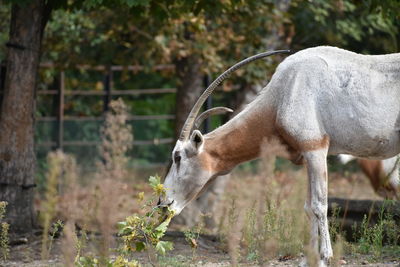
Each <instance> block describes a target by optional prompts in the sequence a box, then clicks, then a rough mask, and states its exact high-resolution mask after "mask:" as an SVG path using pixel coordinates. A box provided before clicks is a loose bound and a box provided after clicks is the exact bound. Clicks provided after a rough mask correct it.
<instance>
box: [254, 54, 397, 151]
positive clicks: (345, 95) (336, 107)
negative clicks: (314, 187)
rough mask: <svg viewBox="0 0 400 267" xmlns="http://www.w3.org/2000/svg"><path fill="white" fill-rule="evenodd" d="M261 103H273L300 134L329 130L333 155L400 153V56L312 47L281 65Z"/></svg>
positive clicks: (314, 135)
mask: <svg viewBox="0 0 400 267" xmlns="http://www.w3.org/2000/svg"><path fill="white" fill-rule="evenodd" d="M259 101H261V102H263V101H273V105H274V106H275V109H276V110H277V111H278V114H277V115H278V120H282V123H284V124H285V125H287V126H288V128H289V129H290V133H291V134H292V135H294V136H301V138H302V139H305V140H314V139H317V138H321V136H322V135H324V134H327V135H328V136H329V139H330V145H329V153H330V154H339V153H343V154H351V155H354V156H359V157H368V158H369V157H371V158H389V157H393V156H394V155H397V154H399V153H400V134H399V130H400V117H399V115H400V54H392V55H380V56H365V55H359V54H356V53H352V52H349V51H346V50H342V49H338V48H333V47H316V48H310V49H306V50H303V51H300V52H298V53H296V54H294V55H292V56H290V57H288V58H287V59H286V60H285V61H284V62H282V63H281V64H280V65H279V67H278V68H277V70H276V73H275V74H274V76H273V78H272V80H271V82H270V84H269V85H268V86H267V88H266V89H264V91H263V92H262V95H261V96H260V97H259Z"/></svg>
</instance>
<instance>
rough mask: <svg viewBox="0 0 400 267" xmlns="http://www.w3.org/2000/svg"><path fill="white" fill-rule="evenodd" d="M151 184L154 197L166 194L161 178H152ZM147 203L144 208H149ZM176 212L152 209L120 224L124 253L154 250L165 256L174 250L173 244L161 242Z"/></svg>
mask: <svg viewBox="0 0 400 267" xmlns="http://www.w3.org/2000/svg"><path fill="white" fill-rule="evenodd" d="M149 184H150V186H151V187H152V188H153V190H154V195H155V196H157V197H159V196H162V195H164V194H165V189H164V186H163V185H162V184H161V182H160V177H159V176H151V177H150V178H149ZM150 203H151V202H147V203H146V204H145V205H144V206H143V207H142V208H143V209H146V208H149V206H150V205H149V204H150ZM173 216H174V212H173V211H171V210H170V209H169V208H165V207H152V208H150V211H148V212H146V214H145V215H144V216H143V215H139V214H134V215H131V216H129V217H128V218H126V220H125V221H123V222H119V223H118V229H119V232H118V233H119V235H120V236H121V237H122V239H123V243H124V246H123V248H122V251H123V252H129V251H142V250H145V249H148V248H154V249H155V250H156V251H157V252H158V253H160V254H162V255H164V254H165V253H166V251H168V250H171V249H173V244H172V243H171V242H168V241H162V240H160V239H161V238H162V237H163V236H164V234H165V232H166V231H167V227H168V225H169V222H170V221H171V219H172V217H173Z"/></svg>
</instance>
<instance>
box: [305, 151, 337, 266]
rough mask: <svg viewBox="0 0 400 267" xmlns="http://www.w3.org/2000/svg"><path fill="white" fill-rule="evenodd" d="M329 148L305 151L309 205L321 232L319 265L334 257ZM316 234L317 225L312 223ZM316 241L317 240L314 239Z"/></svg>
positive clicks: (313, 220)
mask: <svg viewBox="0 0 400 267" xmlns="http://www.w3.org/2000/svg"><path fill="white" fill-rule="evenodd" d="M327 150H328V147H326V148H320V149H318V150H313V151H307V152H304V153H303V156H304V159H305V160H306V162H307V172H308V180H309V188H310V195H309V205H310V210H311V212H312V214H313V215H314V216H315V218H312V223H315V222H316V223H317V224H318V233H319V254H320V257H321V260H320V262H319V266H327V264H328V261H329V259H330V258H331V257H332V255H333V253H332V247H331V241H330V236H329V228H328V218H327V213H328V176H327V163H326V157H327ZM312 228H313V232H314V233H312V234H315V231H316V230H315V225H312ZM314 242H315V241H314Z"/></svg>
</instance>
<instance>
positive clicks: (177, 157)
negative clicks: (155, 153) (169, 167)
mask: <svg viewBox="0 0 400 267" xmlns="http://www.w3.org/2000/svg"><path fill="white" fill-rule="evenodd" d="M174 161H175V163H179V162H180V161H181V156H179V155H175V157H174Z"/></svg>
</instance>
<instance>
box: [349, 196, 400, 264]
mask: <svg viewBox="0 0 400 267" xmlns="http://www.w3.org/2000/svg"><path fill="white" fill-rule="evenodd" d="M388 204H389V203H387V202H384V204H383V205H382V207H381V209H380V210H379V213H378V220H377V222H376V223H375V224H372V225H371V222H370V218H369V217H368V216H367V215H364V218H363V221H362V223H361V225H360V227H359V228H358V229H357V226H356V225H354V226H353V230H354V233H355V234H354V238H355V240H357V243H356V244H355V245H354V246H353V250H354V251H355V252H357V253H361V254H366V255H370V256H371V259H372V260H379V259H382V258H383V257H384V256H391V255H398V253H399V252H400V246H399V243H398V242H399V240H400V227H399V226H398V224H397V223H396V221H395V220H394V219H393V216H392V215H391V214H390V212H389V210H387V209H386V208H387V205H388Z"/></svg>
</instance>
